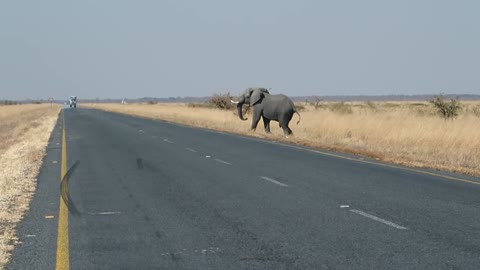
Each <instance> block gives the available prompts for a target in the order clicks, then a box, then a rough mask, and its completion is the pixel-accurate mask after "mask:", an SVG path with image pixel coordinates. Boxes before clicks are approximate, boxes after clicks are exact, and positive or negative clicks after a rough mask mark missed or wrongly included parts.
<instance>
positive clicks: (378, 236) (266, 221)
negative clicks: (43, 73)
mask: <svg viewBox="0 0 480 270" xmlns="http://www.w3.org/2000/svg"><path fill="white" fill-rule="evenodd" d="M64 119H65V126H66V138H67V139H66V142H67V144H66V145H67V153H68V154H67V157H68V158H67V163H68V167H69V168H72V167H73V169H70V175H69V177H68V193H69V194H67V195H68V196H66V198H67V199H68V206H69V210H70V211H69V215H68V218H69V221H68V222H69V223H68V240H69V245H68V247H69V248H68V252H69V253H68V254H69V265H70V268H71V269H479V268H480V185H479V184H480V180H479V179H478V178H472V177H467V176H458V175H451V174H443V175H444V176H442V173H435V172H429V171H425V172H422V171H416V170H410V169H406V168H398V167H395V166H389V165H387V164H382V163H377V162H371V161H368V160H362V159H360V158H357V157H353V156H347V155H340V154H335V153H330V152H321V153H316V152H315V151H311V150H305V149H301V148H298V147H294V146H290V145H284V144H276V143H270V142H266V141H263V140H259V139H253V138H246V137H241V136H236V135H229V134H222V133H216V132H211V131H207V130H202V129H194V128H188V127H183V126H179V125H174V124H168V123H164V122H159V121H152V120H147V119H141V118H135V117H130V116H123V115H119V114H114V113H107V112H101V111H96V110H88V109H66V110H64ZM60 142H61V121H60V122H59V124H58V125H57V128H56V129H55V131H54V134H53V136H52V140H51V143H50V146H49V153H48V156H47V158H46V160H45V163H44V166H43V168H42V172H41V174H40V177H39V185H38V191H37V194H36V195H35V198H34V201H33V203H32V210H31V211H30V212H29V214H28V215H27V217H26V219H25V221H24V222H23V223H22V224H21V226H20V228H19V236H20V240H21V241H22V242H23V244H21V245H19V247H18V248H17V249H16V250H15V253H14V256H13V261H12V263H11V264H10V265H9V267H8V268H9V269H35V268H36V269H52V268H55V255H58V254H56V253H57V252H58V251H56V250H57V244H56V243H57V227H58V220H57V218H58V204H59V201H60V192H59V190H60V188H59V186H60V168H59V164H58V163H55V162H54V161H59V160H61V151H60V149H59V148H61V147H59V145H61V144H60ZM48 215H54V216H55V218H53V219H51V218H45V216H48Z"/></svg>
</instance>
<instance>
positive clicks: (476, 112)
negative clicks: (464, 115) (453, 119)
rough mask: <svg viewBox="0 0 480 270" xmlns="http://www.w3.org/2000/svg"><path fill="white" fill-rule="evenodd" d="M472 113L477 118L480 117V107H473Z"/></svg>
mask: <svg viewBox="0 0 480 270" xmlns="http://www.w3.org/2000/svg"><path fill="white" fill-rule="evenodd" d="M472 112H473V114H474V115H475V116H476V117H480V105H477V106H475V107H473V108H472Z"/></svg>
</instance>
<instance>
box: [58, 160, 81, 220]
mask: <svg viewBox="0 0 480 270" xmlns="http://www.w3.org/2000/svg"><path fill="white" fill-rule="evenodd" d="M79 164H80V161H76V162H75V163H74V164H73V166H72V167H70V169H69V170H68V172H67V173H66V174H65V175H64V176H63V179H62V181H61V182H60V195H61V196H62V199H63V202H64V203H65V206H66V207H67V209H68V211H69V212H70V213H72V215H74V216H76V215H80V212H79V211H78V210H77V208H76V207H75V204H74V203H73V200H72V197H70V193H69V191H68V180H69V179H70V176H72V174H73V172H74V171H75V169H76V168H77V166H78V165H79Z"/></svg>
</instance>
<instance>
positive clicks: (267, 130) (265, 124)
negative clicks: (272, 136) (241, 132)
mask: <svg viewBox="0 0 480 270" xmlns="http://www.w3.org/2000/svg"><path fill="white" fill-rule="evenodd" d="M262 118H263V125H264V126H265V132H266V133H270V119H267V118H265V116H262Z"/></svg>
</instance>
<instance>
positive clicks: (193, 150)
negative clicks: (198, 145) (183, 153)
mask: <svg viewBox="0 0 480 270" xmlns="http://www.w3.org/2000/svg"><path fill="white" fill-rule="evenodd" d="M185 150H188V151H190V152H192V153H196V152H197V150H195V149H192V148H188V147H187V148H185Z"/></svg>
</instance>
